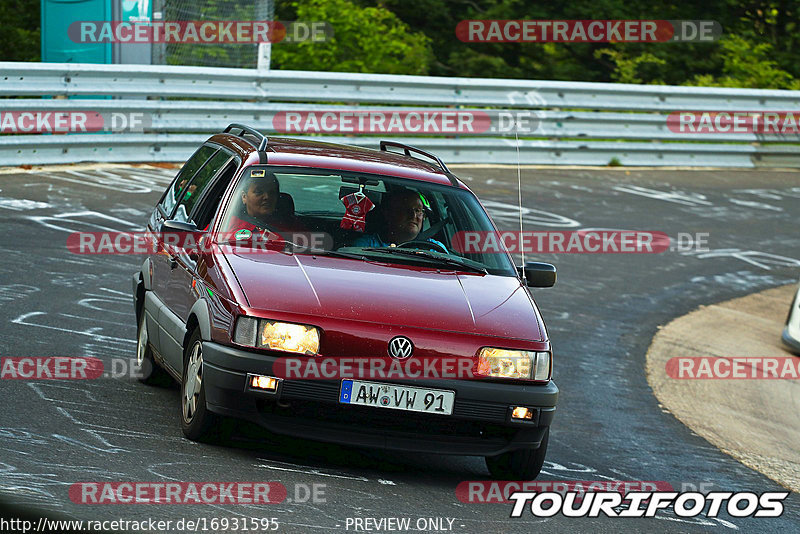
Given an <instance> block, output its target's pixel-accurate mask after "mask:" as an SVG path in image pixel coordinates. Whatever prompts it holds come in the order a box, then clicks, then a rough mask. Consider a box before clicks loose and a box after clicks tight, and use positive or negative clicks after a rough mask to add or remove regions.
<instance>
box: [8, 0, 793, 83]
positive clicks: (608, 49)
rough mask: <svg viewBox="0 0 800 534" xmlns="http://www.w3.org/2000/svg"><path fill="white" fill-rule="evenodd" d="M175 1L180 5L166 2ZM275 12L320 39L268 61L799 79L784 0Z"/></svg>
mask: <svg viewBox="0 0 800 534" xmlns="http://www.w3.org/2000/svg"><path fill="white" fill-rule="evenodd" d="M39 9H40V0H0V24H2V29H3V31H2V32H0V60H11V61H36V60H38V59H39V54H40V42H39V41H40V37H39V23H40V15H39ZM178 9H180V12H178ZM275 9H276V19H277V20H283V21H292V20H298V21H306V22H312V21H325V22H327V23H328V24H330V25H331V27H332V28H333V30H334V36H333V38H332V39H331V40H329V41H328V42H322V43H320V42H312V41H307V42H302V43H277V44H275V45H274V46H273V47H272V65H273V68H276V69H298V70H330V71H340V72H374V73H389V74H430V75H436V76H466V77H470V76H474V77H486V78H520V79H540V80H575V81H590V82H620V83H640V84H668V85H708V86H719V87H748V88H773V89H797V90H800V64H798V61H797V58H798V57H800V31H798V30H800V2H796V1H793V0H792V1H790V0H704V2H688V1H682V2H678V1H669V0H668V1H667V2H666V3H653V2H652V1H651V0H570V2H531V1H528V0H329V1H326V0H278V1H276V2H275ZM254 16H255V8H254V5H253V4H252V3H247V2H242V1H241V0H197V1H196V2H186V1H181V2H176V1H175V0H167V2H166V7H165V19H167V20H175V19H177V18H183V19H190V20H250V19H252V18H254ZM471 19H503V20H508V19H517V20H519V19H540V20H570V19H572V20H575V19H578V20H581V19H582V20H588V19H597V20H607V19H615V20H620V19H645V20H647V19H649V20H715V21H717V22H719V23H720V24H721V25H722V28H723V38H722V39H721V40H720V41H718V42H714V43H676V42H671V43H465V42H462V41H460V40H459V39H458V38H457V37H456V34H455V29H456V26H457V24H458V23H459V22H460V21H462V20H471ZM167 51H168V53H167V56H168V61H169V62H170V63H171V64H196V65H219V66H229V67H233V66H240V67H253V66H254V65H255V56H256V47H255V45H231V44H227V45H203V44H177V45H169V46H168V50H167Z"/></svg>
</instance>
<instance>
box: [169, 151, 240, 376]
mask: <svg viewBox="0 0 800 534" xmlns="http://www.w3.org/2000/svg"><path fill="white" fill-rule="evenodd" d="M230 166H233V170H234V171H235V169H236V164H235V162H234V156H233V154H232V153H231V152H229V151H228V150H226V149H220V150H219V151H217V152H216V153H215V154H214V155H213V156H211V158H210V159H209V160H208V162H207V163H206V164H205V165H203V167H202V168H201V169H200V170H199V171H198V172H197V174H195V176H194V178H193V179H192V181H191V182H190V183H189V186H188V187H187V188H186V191H185V192H184V194H183V196H182V197H181V200H180V201H179V202H178V204H177V206H176V207H175V211H174V212H173V214H172V220H175V221H180V222H186V223H198V221H196V220H193V219H192V215H193V214H195V213H197V210H198V209H199V208H200V206H201V205H202V203H201V202H200V201H201V200H202V199H203V197H204V196H205V197H208V195H207V193H208V191H210V190H216V188H215V187H212V184H219V183H220V182H218V181H217V179H218V178H220V177H221V176H222V174H223V170H224V171H225V174H226V175H227V173H228V169H229V168H230ZM232 174H233V172H231V173H230V175H232ZM228 180H229V178H228ZM226 185H227V184H226ZM223 191H224V188H223ZM165 250H166V252H167V255H168V256H167V262H168V268H169V273H168V275H167V280H166V288H165V290H164V297H163V303H164V307H163V308H162V309H161V312H160V315H159V323H160V326H161V328H162V329H161V331H160V332H159V333H160V335H161V336H162V338H161V345H162V347H163V348H164V352H163V355H164V358H165V359H166V360H167V364H168V365H170V366H171V367H172V368H173V369H175V370H176V371H178V372H181V370H182V367H183V335H184V334H185V332H186V329H185V328H186V327H185V325H186V320H187V318H188V315H189V310H190V308H191V304H192V303H193V302H194V300H195V299H194V298H193V296H192V290H193V288H192V279H193V278H194V277H195V276H196V273H197V259H198V256H197V255H196V253H192V252H190V251H187V250H185V249H183V248H181V247H180V246H172V245H165Z"/></svg>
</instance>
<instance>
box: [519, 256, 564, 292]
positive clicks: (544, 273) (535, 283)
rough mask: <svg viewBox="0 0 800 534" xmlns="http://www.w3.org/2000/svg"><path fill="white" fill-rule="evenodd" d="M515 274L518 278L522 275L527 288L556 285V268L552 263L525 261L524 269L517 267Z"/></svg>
mask: <svg viewBox="0 0 800 534" xmlns="http://www.w3.org/2000/svg"><path fill="white" fill-rule="evenodd" d="M523 269H524V270H525V272H524V273H523ZM517 272H518V273H519V275H520V277H523V274H524V278H525V281H526V282H527V285H528V287H553V286H554V285H555V283H556V266H555V265H553V264H552V263H542V262H538V261H527V262H525V267H524V268H523V267H517Z"/></svg>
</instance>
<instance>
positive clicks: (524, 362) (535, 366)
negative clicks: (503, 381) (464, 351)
mask: <svg viewBox="0 0 800 534" xmlns="http://www.w3.org/2000/svg"><path fill="white" fill-rule="evenodd" d="M551 365H552V357H551V353H550V352H532V351H526V350H509V349H499V348H494V347H483V348H482V349H481V350H480V352H479V353H478V371H477V374H478V375H480V376H485V377H490V378H522V379H526V380H536V381H541V382H546V381H548V380H549V379H550V374H551Z"/></svg>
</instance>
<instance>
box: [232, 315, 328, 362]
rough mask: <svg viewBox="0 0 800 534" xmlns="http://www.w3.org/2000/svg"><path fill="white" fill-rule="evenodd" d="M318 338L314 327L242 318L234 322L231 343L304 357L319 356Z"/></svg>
mask: <svg viewBox="0 0 800 534" xmlns="http://www.w3.org/2000/svg"><path fill="white" fill-rule="evenodd" d="M319 338H320V335H319V329H318V328H317V327H316V326H309V325H304V324H296V323H284V322H281V321H272V320H269V319H256V318H254V317H244V316H242V317H239V320H237V321H236V329H235V330H234V333H233V342H234V343H238V344H240V345H245V346H248V347H258V348H265V349H271V350H279V351H284V352H293V353H295V354H305V355H306V356H316V355H317V354H319Z"/></svg>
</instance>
